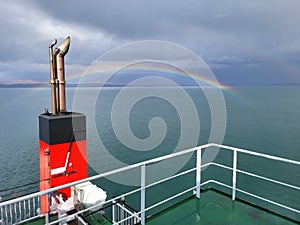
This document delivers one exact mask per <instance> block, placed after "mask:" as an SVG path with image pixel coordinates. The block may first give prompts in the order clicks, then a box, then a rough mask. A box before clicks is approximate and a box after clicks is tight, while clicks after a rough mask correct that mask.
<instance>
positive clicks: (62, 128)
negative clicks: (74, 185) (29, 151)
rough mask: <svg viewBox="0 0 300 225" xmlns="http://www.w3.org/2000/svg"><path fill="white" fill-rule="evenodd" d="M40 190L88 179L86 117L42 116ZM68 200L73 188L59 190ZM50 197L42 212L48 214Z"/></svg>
mask: <svg viewBox="0 0 300 225" xmlns="http://www.w3.org/2000/svg"><path fill="white" fill-rule="evenodd" d="M39 138H40V180H41V183H40V190H41V191H42V190H46V189H48V188H51V187H56V186H59V185H62V184H66V183H70V182H73V181H77V180H80V179H83V178H86V177H87V175H88V171H87V169H88V163H87V150H86V117H85V115H83V114H81V113H74V112H73V113H72V112H68V113H60V114H58V115H52V114H49V113H45V114H42V115H40V116H39ZM58 193H60V194H62V195H63V196H64V197H65V198H69V197H70V196H71V190H70V188H66V189H63V190H59V191H58ZM49 201H50V199H49V196H43V197H42V198H41V212H42V213H47V212H48V209H49V204H50V202H49Z"/></svg>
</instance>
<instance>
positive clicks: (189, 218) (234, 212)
mask: <svg viewBox="0 0 300 225" xmlns="http://www.w3.org/2000/svg"><path fill="white" fill-rule="evenodd" d="M162 224H163V225H171V224H172V225H186V224H188V225H193V224H194V225H219V224H220V225H227V224H228V225H229V224H230V225H292V224H293V225H294V224H298V223H296V222H292V221H290V220H287V219H285V218H282V217H280V216H277V215H275V214H273V213H270V212H268V211H264V210H262V209H260V208H256V207H254V206H252V205H249V204H246V203H243V202H240V201H232V200H231V199H230V198H229V197H228V196H226V195H223V194H221V193H219V192H216V191H213V190H209V191H206V192H204V193H202V194H201V199H200V200H199V199H197V198H195V197H193V198H190V199H188V200H185V201H183V202H182V203H180V204H177V205H175V206H173V207H171V208H169V209H167V210H165V211H163V212H161V213H159V214H158V215H156V216H154V217H152V218H149V219H148V220H147V221H146V225H162Z"/></svg>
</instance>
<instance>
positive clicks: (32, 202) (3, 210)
mask: <svg viewBox="0 0 300 225" xmlns="http://www.w3.org/2000/svg"><path fill="white" fill-rule="evenodd" d="M210 147H216V148H219V149H221V150H229V151H232V152H233V158H232V167H230V166H228V165H223V164H221V163H216V162H209V163H206V164H203V165H202V160H201V158H202V152H203V151H204V150H206V151H207V150H208V148H210ZM194 152H196V153H197V154H196V163H195V164H196V165H195V167H193V168H191V169H188V170H186V171H183V172H181V173H178V174H175V175H173V176H170V177H166V178H164V179H161V180H159V181H156V182H153V183H151V184H147V185H146V179H147V177H146V166H147V165H149V164H153V163H157V162H160V161H163V160H166V159H171V158H175V157H178V156H181V155H185V154H189V153H194ZM240 153H243V154H248V155H252V156H256V157H261V158H266V159H271V160H274V161H280V162H284V163H288V164H293V165H297V166H299V165H300V162H299V161H296V160H291V159H286V158H282V157H278V156H272V155H268V154H264V153H259V152H253V151H249V150H245V149H241V148H236V147H231V146H226V145H221V144H214V143H210V144H205V145H201V146H197V147H193V148H190V149H187V150H183V151H179V152H176V153H172V154H169V155H165V156H161V157H158V158H154V159H150V160H147V161H144V162H140V163H136V164H133V165H129V166H126V167H123V168H119V169H115V170H112V171H109V172H105V173H102V174H98V175H95V176H92V177H89V178H86V179H83V180H79V181H75V182H71V183H69V184H65V185H61V186H58V187H54V188H50V189H48V190H44V191H40V192H37V193H33V194H29V195H26V196H22V197H19V198H16V199H12V200H8V201H5V202H0V224H1V225H2V224H21V223H24V222H27V221H30V220H33V219H36V218H39V217H45V224H57V223H58V222H62V221H66V220H68V219H72V218H77V219H78V218H80V217H79V216H80V215H82V214H83V213H85V212H87V211H90V210H91V209H93V208H97V207H98V206H97V205H96V206H92V207H90V208H86V209H84V210H81V211H78V212H76V213H74V214H73V215H71V216H68V217H64V218H59V219H57V220H55V221H52V222H49V218H48V214H45V215H40V214H39V210H38V208H37V207H38V205H39V199H40V197H41V196H43V195H48V194H50V193H52V192H55V191H58V190H60V189H63V188H67V187H70V186H74V185H77V184H80V183H83V182H87V181H94V180H96V179H100V178H105V177H108V176H111V175H114V174H118V173H123V172H125V171H128V170H131V169H135V168H140V170H141V185H140V187H139V188H137V189H135V190H133V191H130V192H127V193H122V194H120V195H119V196H117V197H114V198H111V199H109V200H107V201H105V202H104V203H102V205H103V206H104V205H107V204H113V203H114V202H116V201H117V200H119V199H120V198H121V197H126V196H129V195H132V194H134V193H138V192H139V193H140V199H141V200H140V206H141V207H140V211H139V212H134V214H132V213H129V212H130V211H129V210H127V211H126V209H122V207H119V209H122V210H123V211H124V212H126V213H124V215H125V214H126V215H127V217H126V216H124V218H123V219H122V220H121V221H119V222H118V221H115V220H114V219H113V222H114V224H122V223H123V222H127V221H129V220H130V219H134V218H135V219H139V221H140V223H141V224H142V225H143V224H145V218H146V212H147V211H149V210H151V209H153V208H156V207H157V206H159V205H162V204H164V203H166V202H168V201H171V200H173V199H175V198H177V197H179V196H181V195H184V194H186V193H188V192H191V191H193V193H194V194H195V195H196V197H198V198H200V188H201V187H203V186H204V185H208V184H212V183H214V184H217V185H220V186H223V187H226V188H229V189H231V191H232V200H235V198H236V192H240V193H243V194H246V195H249V196H251V197H255V198H257V199H260V200H263V201H265V202H267V203H270V204H273V205H276V206H279V207H282V208H284V209H287V210H290V211H292V212H295V213H300V209H295V208H292V207H290V206H286V205H285V204H284V203H279V202H276V201H272V200H270V199H267V198H264V197H262V196H258V195H255V194H253V193H250V192H248V191H245V190H242V189H240V188H237V174H238V173H241V174H244V175H247V176H251V177H256V178H258V179H262V180H265V181H268V182H271V183H274V184H278V185H282V186H284V187H288V188H292V189H294V190H296V191H299V190H300V187H299V186H296V185H292V184H288V183H285V182H282V181H278V180H275V179H272V178H270V177H264V176H261V175H257V174H254V173H251V172H248V171H243V170H241V169H239V168H238V163H237V160H238V154H240ZM209 166H217V167H221V168H223V169H227V170H230V171H232V183H231V185H228V184H225V183H222V182H220V181H218V180H217V179H210V180H206V181H204V182H201V171H202V170H203V169H204V168H207V167H209ZM193 172H194V173H195V185H193V186H192V187H190V188H187V189H186V190H184V191H181V192H179V193H177V194H174V195H173V196H171V197H169V198H167V199H163V200H161V201H159V202H157V203H154V204H153V205H151V206H148V207H147V208H146V190H147V189H148V188H149V187H152V186H155V185H159V184H161V183H163V182H166V181H168V180H171V179H174V178H176V177H179V176H184V175H186V174H189V173H193ZM22 204H23V205H22ZM26 204H27V205H26ZM78 220H79V222H80V220H81V219H78Z"/></svg>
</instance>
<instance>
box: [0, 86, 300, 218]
mask: <svg viewBox="0 0 300 225" xmlns="http://www.w3.org/2000/svg"><path fill="white" fill-rule="evenodd" d="M185 89H186V92H187V93H188V94H189V96H190V97H191V99H192V100H193V102H194V104H195V107H196V109H197V112H198V116H199V120H200V123H201V124H200V125H201V126H200V132H199V141H198V144H199V145H200V144H205V143H207V141H208V139H209V134H210V132H211V119H212V118H211V114H210V108H209V104H208V102H207V100H206V98H205V96H204V95H203V93H202V92H201V90H199V89H197V88H188V87H186V88H185ZM96 91H97V90H96ZM119 91H120V88H106V89H104V90H103V91H102V92H101V94H99V96H98V99H97V101H96V102H89V96H90V94H91V93H92V92H95V88H86V89H84V91H83V92H82V93H83V94H84V95H85V96H84V98H85V99H86V101H84V102H81V103H77V104H84V105H85V109H86V111H85V112H83V113H85V114H87V122H88V123H87V124H88V127H87V129H88V131H87V132H88V133H87V134H88V152H89V153H88V154H89V161H90V162H91V165H90V167H89V175H90V176H91V175H94V174H96V173H97V172H99V168H101V171H102V172H104V171H107V170H110V169H111V168H112V167H114V166H112V165H111V162H110V161H109V160H108V159H107V158H104V159H101V156H99V154H98V155H97V157H94V156H95V154H97V152H98V150H99V149H98V147H99V146H98V145H97V139H98V138H99V137H100V139H101V141H102V143H103V146H104V147H105V148H106V149H108V151H109V152H110V154H111V156H113V157H114V158H116V159H118V160H119V161H121V162H123V163H125V164H132V163H135V162H138V161H141V160H146V159H149V158H153V157H157V156H160V155H165V154H168V153H171V152H173V150H174V148H175V147H176V145H177V144H178V139H179V137H180V135H181V133H180V126H181V123H180V116H181V115H180V113H178V112H177V111H176V108H175V107H174V106H173V105H172V104H170V103H168V102H167V101H165V100H163V99H160V98H157V97H149V98H145V99H143V100H141V101H139V102H138V103H137V104H135V105H134V107H133V108H132V109H131V111H130V114H129V115H130V116H129V121H130V127H131V129H132V133H133V134H134V135H135V136H137V137H138V138H140V139H143V138H147V137H148V136H149V135H150V130H149V121H150V120H151V118H154V117H160V118H161V119H163V120H164V122H165V125H166V127H167V132H166V135H165V137H164V139H163V140H162V142H161V143H160V144H159V145H158V146H157V147H155V148H154V149H152V150H150V151H135V150H133V149H130V147H128V146H124V145H123V144H122V142H120V141H119V140H118V138H117V137H116V135H115V133H114V129H113V127H112V125H111V110H112V107H113V101H114V99H115V98H116V96H117V94H118V93H119ZM159 91H160V92H161V91H163V92H166V94H169V95H172V88H159ZM132 92H136V95H139V94H141V93H142V92H143V88H132ZM75 93H76V89H75V88H69V89H67V105H68V106H67V108H68V110H70V111H71V110H72V108H73V99H74V94H75ZM223 95H224V99H225V104H226V111H227V117H226V118H227V125H226V133H225V136H224V140H223V143H224V144H225V145H232V146H236V147H240V148H244V149H249V150H252V151H257V152H262V153H267V154H272V155H276V156H280V157H285V158H289V159H294V160H298V161H300V86H247V87H232V88H231V89H230V90H223ZM180 101H183V99H181V98H180V96H178V102H179V103H180ZM0 103H1V108H0V184H1V187H0V189H1V191H0V196H2V200H4V199H8V198H12V197H17V196H20V195H23V194H25V193H30V192H33V191H37V190H38V185H39V184H38V181H39V155H38V149H39V146H38V116H39V114H41V113H43V111H44V108H48V107H50V106H51V102H50V89H49V88H2V89H0ZM186 110H189V109H186ZM91 112H95V114H93V113H91ZM91 117H94V118H93V119H91ZM124 118H126V117H125V115H124ZM192 123H193V118H191V124H192ZM94 124H95V126H96V128H97V132H96V133H92V132H91V129H90V127H91V126H93V125H94ZM124 135H125V138H126V134H124ZM192 146H193V144H190V143H185V147H186V148H188V147H192ZM222 159H225V160H227V161H228V163H229V164H230V156H228V155H226V154H224V155H223V154H219V155H218V157H217V159H216V160H222ZM239 163H240V164H239V166H240V167H239V168H242V169H244V168H245V169H250V170H251V171H252V172H256V173H259V174H261V175H265V176H267V177H272V176H273V175H274V174H275V176H276V177H277V178H278V179H279V180H282V181H284V182H288V183H290V184H292V185H298V186H300V184H299V183H300V173H299V172H300V171H299V168H297V167H293V166H285V165H281V164H280V165H279V164H276V163H275V164H274V163H272V162H268V161H260V160H256V159H253V158H251V157H247V156H240V158H239ZM95 164H97V165H98V167H97V168H95V167H94V166H93V165H95ZM182 166H184V165H182ZM115 167H118V165H115ZM185 167H189V163H187V165H186V166H185ZM220 173H223V172H220V171H215V170H214V169H208V170H207V171H205V173H204V177H205V176H207V177H209V176H212V175H216V176H218V177H220V179H223V175H226V172H224V174H223V175H222V176H221V174H220ZM227 175H228V178H225V177H226V176H224V182H230V179H231V177H230V174H227ZM238 179H239V180H240V181H242V182H241V183H243V184H244V186H243V185H242V186H241V188H245V189H248V190H249V189H250V190H252V191H254V192H255V193H257V194H259V193H261V194H262V195H264V196H267V197H271V198H272V199H274V200H277V199H278V200H280V199H281V200H282V199H284V201H285V202H287V203H288V204H289V205H290V206H291V207H298V206H299V205H300V195H299V192H298V193H297V192H296V191H294V190H290V189H281V187H274V185H270V184H265V183H264V182H259V181H257V180H254V179H252V178H249V177H247V178H246V177H243V176H242V175H239V177H238ZM35 182H36V183H35ZM28 183H33V184H32V185H24V184H28ZM181 184H182V182H179V183H174V184H171V186H170V187H168V188H171V189H174V190H175V189H176V188H179V189H180V185H181ZM101 185H102V186H103V187H104V188H105V189H106V190H107V192H108V194H109V196H113V195H117V194H119V193H120V192H122V188H123V190H124V191H126V190H130V189H131V187H129V186H126V185H121V186H117V185H116V184H115V183H114V182H112V181H109V180H105V181H103V182H102V183H101ZM15 186H22V187H21V188H17V189H14V190H9V189H10V188H11V187H15ZM157 192H160V193H161V190H159V189H155V188H154V189H153V193H152V194H151V192H149V194H148V195H149V196H152V197H150V198H153V196H154V195H155V193H157ZM165 192H170V189H168V191H165ZM241 197H245V196H242V195H241ZM132 202H133V205H134V204H135V203H136V201H135V200H132ZM266 207H268V206H266ZM275 210H276V209H275ZM284 213H285V212H284ZM296 219H297V218H296ZM298 219H299V218H298Z"/></svg>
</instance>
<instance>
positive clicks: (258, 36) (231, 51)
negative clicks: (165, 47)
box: [0, 0, 300, 82]
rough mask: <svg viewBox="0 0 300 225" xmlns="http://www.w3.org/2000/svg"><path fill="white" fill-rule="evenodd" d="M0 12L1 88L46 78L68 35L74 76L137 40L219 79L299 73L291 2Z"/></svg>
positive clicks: (43, 6) (29, 4) (17, 4)
mask: <svg viewBox="0 0 300 225" xmlns="http://www.w3.org/2000/svg"><path fill="white" fill-rule="evenodd" d="M0 8H1V13H0V19H1V20H0V26H1V29H0V35H1V40H2V41H1V43H0V51H1V53H0V62H1V63H2V64H1V65H5V66H1V68H0V82H1V81H3V80H9V79H11V80H13V78H12V77H14V79H15V80H18V79H24V78H23V75H22V77H21V75H19V74H28V76H29V80H31V78H32V79H35V80H36V77H30V71H32V70H34V68H36V70H37V71H41V73H45V74H46V73H48V65H47V64H48V44H49V42H50V41H51V40H53V39H54V38H58V39H59V42H60V41H62V40H63V38H64V37H66V36H68V35H70V36H71V38H72V43H71V49H70V52H71V53H70V54H68V56H67V62H68V64H69V68H70V69H69V70H70V72H74V73H78V71H83V70H84V67H85V66H87V65H89V64H90V63H91V62H92V61H93V60H94V59H95V58H97V57H98V56H100V55H101V54H103V53H105V52H106V51H107V50H109V49H111V48H113V47H116V46H118V45H120V44H123V43H128V42H130V41H136V40H143V39H156V40H164V41H171V42H175V43H177V44H180V45H183V46H185V47H187V48H190V49H191V50H192V51H194V52H195V53H196V54H199V55H200V56H201V57H203V58H204V59H205V60H206V61H207V62H208V63H209V64H210V66H212V68H213V69H216V70H217V71H222V68H225V71H226V76H229V75H227V74H230V67H233V66H234V65H238V68H239V69H240V70H242V69H243V68H244V69H246V68H247V66H248V67H249V66H253V65H257V70H255V71H259V67H261V68H262V69H261V71H262V72H265V68H263V67H264V64H263V63H262V62H266V64H270V61H276V60H277V61H280V62H283V63H285V64H291V66H292V67H295V68H294V72H295V71H296V72H297V71H298V70H299V66H297V65H299V63H298V62H299V59H298V58H299V52H300V29H299V28H298V27H299V25H298V21H300V14H299V13H298V9H299V8H300V2H299V1H296V0H288V1H277V0H272V1H266V0H265V1H263V0H259V1H258V0H257V1H231V0H222V1H216V0H212V1H198V0H194V1H191V0H190V1H189V0H187V1H166V0H165V1H158V0H152V1H138V0H134V1H132V0H131V1H96V0H92V1H71V0H69V1H55V2H53V1H33V0H32V1H26V2H24V1H7V2H4V1H2V2H1V3H0ZM16 65H20V66H21V65H22V66H23V67H22V68H21V67H20V66H17V67H16ZM243 66H244V67H243ZM236 68H237V67H236ZM236 68H235V69H233V70H232V71H233V72H235V73H236ZM32 72H36V71H32ZM272 72H273V70H272ZM224 76H225V75H224ZM222 79H224V80H226V77H225V78H224V77H223V78H222Z"/></svg>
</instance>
